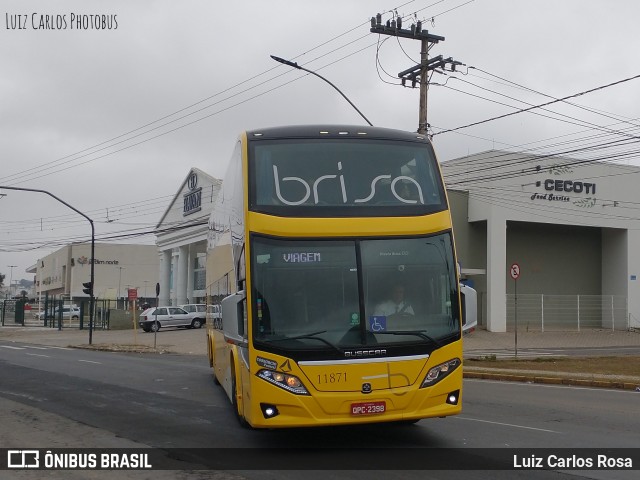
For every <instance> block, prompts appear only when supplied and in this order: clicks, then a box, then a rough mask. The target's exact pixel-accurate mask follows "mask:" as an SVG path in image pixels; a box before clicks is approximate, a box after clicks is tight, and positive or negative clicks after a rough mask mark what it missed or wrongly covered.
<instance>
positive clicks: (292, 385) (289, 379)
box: [256, 370, 309, 395]
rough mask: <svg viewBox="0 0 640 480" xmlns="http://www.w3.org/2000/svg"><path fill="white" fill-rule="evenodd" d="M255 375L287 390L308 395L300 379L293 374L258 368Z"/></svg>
mask: <svg viewBox="0 0 640 480" xmlns="http://www.w3.org/2000/svg"><path fill="white" fill-rule="evenodd" d="M256 375H258V377H260V378H261V379H263V380H266V381H267V382H269V383H272V384H273V385H276V386H277V387H280V388H283V389H285V390H286V391H288V392H291V393H295V394H296V395H309V392H308V391H307V389H306V387H305V386H304V385H303V384H302V382H301V381H300V379H299V378H298V377H296V376H294V375H289V374H287V373H282V372H274V371H273V370H260V371H259V372H258V373H257V374H256Z"/></svg>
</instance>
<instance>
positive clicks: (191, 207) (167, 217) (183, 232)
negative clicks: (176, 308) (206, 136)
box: [154, 168, 222, 305]
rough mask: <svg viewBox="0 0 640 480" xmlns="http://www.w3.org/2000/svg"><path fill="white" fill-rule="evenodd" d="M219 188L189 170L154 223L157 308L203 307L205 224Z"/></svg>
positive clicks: (213, 180)
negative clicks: (158, 262)
mask: <svg viewBox="0 0 640 480" xmlns="http://www.w3.org/2000/svg"><path fill="white" fill-rule="evenodd" d="M221 185H222V181H221V180H218V179H216V178H213V177H211V176H210V175H208V174H206V173H204V172H203V171H202V170H199V169H197V168H192V169H191V170H190V171H189V174H188V175H187V176H186V178H185V179H184V181H183V182H182V184H181V185H180V188H179V190H178V192H177V193H176V194H175V196H174V197H173V200H172V202H171V204H170V205H169V207H168V208H167V210H166V211H165V213H164V215H163V216H162V218H161V219H160V221H159V222H158V225H157V226H156V244H157V249H158V254H159V256H160V305H180V304H184V303H205V300H206V296H207V292H206V272H205V270H206V255H207V234H208V228H207V222H208V220H209V216H210V215H211V212H212V210H213V206H214V205H215V201H216V198H217V195H218V192H219V191H220V186H221ZM154 293H155V292H154Z"/></svg>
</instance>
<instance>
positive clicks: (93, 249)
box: [0, 185, 96, 345]
mask: <svg viewBox="0 0 640 480" xmlns="http://www.w3.org/2000/svg"><path fill="white" fill-rule="evenodd" d="M0 189H6V190H16V191H21V192H37V193H44V194H45V195H49V196H50V197H52V198H54V199H56V200H57V201H59V202H60V203H62V204H63V205H66V206H67V207H69V208H70V209H71V210H73V211H74V212H76V213H77V214H79V215H81V216H83V217H84V218H86V219H87V220H88V221H89V224H90V225H91V270H90V273H89V275H90V279H89V281H90V282H91V291H90V292H89V345H91V342H92V338H93V310H94V296H93V291H94V285H93V283H94V282H93V281H94V277H95V253H96V232H95V228H94V226H93V220H91V219H90V218H89V217H88V216H86V215H85V214H84V213H82V212H81V211H80V210H78V209H77V208H75V207H73V206H71V205H69V204H68V203H67V202H65V201H64V200H62V199H60V198H58V197H56V196H55V195H54V194H53V193H51V192H47V191H46V190H38V189H34V188H21V187H7V186H4V185H0ZM12 272H13V270H12Z"/></svg>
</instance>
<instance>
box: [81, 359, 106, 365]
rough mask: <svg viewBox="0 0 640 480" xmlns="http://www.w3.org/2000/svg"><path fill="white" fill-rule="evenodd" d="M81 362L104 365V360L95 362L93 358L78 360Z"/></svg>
mask: <svg viewBox="0 0 640 480" xmlns="http://www.w3.org/2000/svg"><path fill="white" fill-rule="evenodd" d="M78 361H79V362H84V363H95V364H96V365H102V362H94V361H93V360H78Z"/></svg>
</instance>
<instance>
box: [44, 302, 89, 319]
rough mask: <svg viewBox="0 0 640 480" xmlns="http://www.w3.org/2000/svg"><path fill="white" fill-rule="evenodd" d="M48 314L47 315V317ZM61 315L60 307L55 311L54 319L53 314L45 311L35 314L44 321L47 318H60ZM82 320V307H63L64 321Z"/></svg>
mask: <svg viewBox="0 0 640 480" xmlns="http://www.w3.org/2000/svg"><path fill="white" fill-rule="evenodd" d="M45 313H46V315H45ZM58 315H59V309H58V307H56V308H55V309H54V311H53V317H51V312H50V311H49V312H45V311H44V310H42V311H40V312H36V313H34V316H35V317H36V318H37V319H38V320H42V319H44V318H45V317H46V318H54V319H55V318H58ZM79 318H80V307H78V306H77V305H63V306H62V319H63V320H68V319H72V320H78V319H79Z"/></svg>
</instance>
